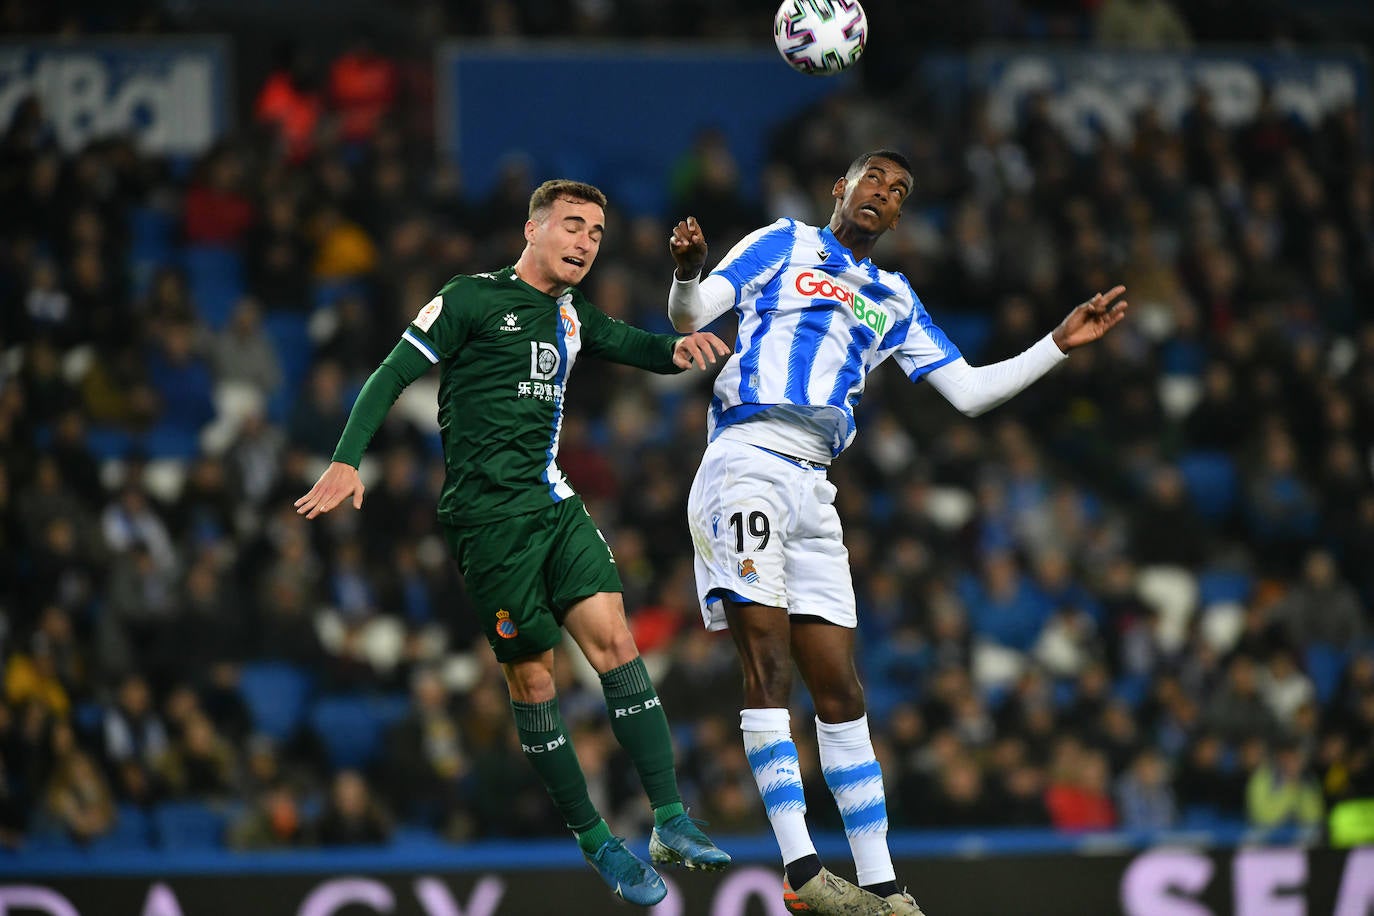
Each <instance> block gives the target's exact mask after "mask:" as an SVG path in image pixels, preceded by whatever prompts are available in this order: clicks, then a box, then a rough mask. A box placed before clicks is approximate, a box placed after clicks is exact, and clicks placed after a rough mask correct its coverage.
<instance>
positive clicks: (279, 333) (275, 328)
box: [262, 311, 313, 422]
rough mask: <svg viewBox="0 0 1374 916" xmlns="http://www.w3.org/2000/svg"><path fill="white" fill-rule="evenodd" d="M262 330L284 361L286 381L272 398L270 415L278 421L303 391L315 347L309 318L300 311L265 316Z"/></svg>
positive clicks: (289, 410) (272, 312)
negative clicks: (311, 338) (270, 339)
mask: <svg viewBox="0 0 1374 916" xmlns="http://www.w3.org/2000/svg"><path fill="white" fill-rule="evenodd" d="M262 329H263V331H264V332H265V333H266V334H267V336H268V337H270V338H272V343H273V344H275V345H276V348H277V359H279V360H280V361H281V370H282V383H281V385H280V386H279V387H278V388H277V390H276V391H274V392H272V394H271V396H270V397H269V398H268V404H267V414H268V416H269V417H270V418H271V419H272V420H274V421H277V422H280V421H282V420H285V419H286V417H287V415H288V414H289V413H290V412H291V405H292V404H293V403H295V399H296V396H297V395H298V394H299V393H300V388H301V384H302V383H303V382H304V381H305V376H306V373H307V372H308V371H309V370H310V359H311V355H312V353H313V347H312V344H311V343H310V331H309V319H307V318H306V316H304V315H302V314H300V313H298V312H282V311H271V312H268V313H267V314H265V315H264V316H263V319H262Z"/></svg>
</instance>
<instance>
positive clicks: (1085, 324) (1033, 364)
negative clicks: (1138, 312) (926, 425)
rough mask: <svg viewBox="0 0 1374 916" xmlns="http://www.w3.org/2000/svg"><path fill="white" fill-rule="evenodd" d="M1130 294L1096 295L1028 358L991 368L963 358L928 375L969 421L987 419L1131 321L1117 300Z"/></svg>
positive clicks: (1027, 352) (1027, 353)
mask: <svg viewBox="0 0 1374 916" xmlns="http://www.w3.org/2000/svg"><path fill="white" fill-rule="evenodd" d="M1125 291H1126V288H1125V287H1124V286H1116V287H1113V288H1112V289H1110V290H1108V291H1107V292H1105V293H1097V294H1096V295H1094V296H1093V297H1092V298H1091V299H1089V300H1088V301H1087V302H1084V303H1083V304H1082V305H1080V306H1078V307H1077V308H1075V309H1074V310H1073V311H1071V312H1069V314H1068V315H1067V316H1065V318H1064V320H1063V321H1061V322H1060V323H1059V326H1058V327H1056V328H1055V329H1054V330H1053V331H1052V332H1050V333H1049V334H1046V335H1045V336H1044V337H1042V338H1040V340H1039V341H1037V342H1036V343H1035V345H1034V346H1032V347H1030V348H1029V349H1027V350H1025V351H1024V352H1022V353H1020V354H1018V355H1016V356H1013V357H1012V358H1011V359H1004V360H1002V361H1001V362H997V363H991V364H990V365H987V366H970V365H969V364H968V362H967V361H966V360H965V359H963V357H960V358H958V359H955V360H953V361H951V362H949V363H946V364H945V365H943V366H940V367H939V368H938V369H935V370H933V371H931V372H930V373H929V374H928V375H926V379H927V380H928V381H929V382H930V384H931V385H932V386H934V388H935V390H936V391H938V392H940V394H941V395H943V396H944V398H945V400H947V401H949V402H950V403H951V404H953V405H954V407H955V409H956V410H958V411H959V412H961V413H963V414H966V415H967V416H970V417H976V416H978V415H979V414H981V413H986V412H987V411H989V410H991V409H992V408H994V407H997V406H998V405H1000V404H1004V403H1006V402H1007V401H1008V400H1010V399H1011V398H1013V397H1015V396H1016V395H1018V394H1020V393H1021V392H1022V391H1024V390H1025V389H1026V388H1028V387H1030V385H1031V384H1033V383H1034V382H1036V381H1037V380H1038V379H1039V378H1040V377H1041V376H1043V375H1044V374H1045V373H1047V372H1049V371H1050V370H1051V369H1053V368H1054V367H1055V366H1057V365H1059V364H1060V363H1061V362H1063V361H1064V360H1065V359H1066V358H1067V357H1068V353H1069V351H1070V350H1073V349H1075V348H1077V347H1082V346H1086V345H1087V344H1090V343H1092V342H1093V341H1096V340H1101V339H1102V336H1103V335H1104V334H1106V333H1107V332H1108V331H1110V330H1111V329H1112V328H1114V327H1116V325H1117V324H1118V323H1119V322H1120V321H1121V320H1122V319H1123V318H1125V317H1126V311H1127V308H1128V304H1127V302H1126V300H1124V299H1122V300H1121V301H1120V302H1117V301H1116V300H1117V298H1118V297H1119V296H1121V294H1122V293H1124V292H1125Z"/></svg>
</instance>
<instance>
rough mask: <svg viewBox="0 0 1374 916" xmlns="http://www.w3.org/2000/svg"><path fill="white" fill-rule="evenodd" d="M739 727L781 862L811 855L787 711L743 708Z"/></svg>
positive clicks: (809, 837)
mask: <svg viewBox="0 0 1374 916" xmlns="http://www.w3.org/2000/svg"><path fill="white" fill-rule="evenodd" d="M739 727H740V731H741V732H743V733H744V752H745V754H747V755H748V756H749V766H750V767H751V768H752V769H753V771H754V781H755V782H757V783H758V786H759V795H761V796H762V797H763V808H764V810H765V811H767V812H768V822H769V823H770V824H772V825H773V835H774V836H776V837H777V838H778V849H779V850H781V852H782V862H783V864H784V865H786V864H787V863H788V862H795V861H797V860H798V859H800V858H801V857H802V856H813V855H815V854H816V847H815V846H814V845H813V844H812V842H811V834H810V832H808V831H807V829H806V793H805V791H804V790H803V789H802V779H801V765H800V764H799V763H798V762H797V745H796V744H795V743H793V741H792V723H791V719H790V717H789V713H788V711H787V710H786V709H745V710H742V711H741V712H740V714H739Z"/></svg>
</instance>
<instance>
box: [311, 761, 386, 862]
mask: <svg viewBox="0 0 1374 916" xmlns="http://www.w3.org/2000/svg"><path fill="white" fill-rule="evenodd" d="M315 835H316V838H317V839H318V840H319V843H320V845H321V846H357V845H370V844H376V843H385V842H386V841H387V840H388V839H389V838H390V836H391V825H390V823H389V822H388V820H387V817H386V815H385V814H383V813H382V809H381V807H380V806H378V804H377V803H376V802H375V801H373V799H372V795H371V791H370V790H369V789H368V787H367V783H366V782H365V781H364V780H363V777H362V775H361V774H359V773H358V772H357V771H356V770H344V771H342V772H340V773H339V774H338V775H337V776H335V777H334V782H333V784H332V785H331V787H330V790H329V800H328V801H327V802H326V803H325V806H324V811H322V812H321V813H320V817H319V820H318V821H316V823H315Z"/></svg>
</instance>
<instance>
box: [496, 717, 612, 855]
mask: <svg viewBox="0 0 1374 916" xmlns="http://www.w3.org/2000/svg"><path fill="white" fill-rule="evenodd" d="M510 706H511V710H512V712H514V714H515V730H516V732H518V733H519V735H520V749H521V750H523V751H524V752H525V757H526V759H528V760H529V762H530V765H531V766H533V767H534V771H535V772H536V773H538V774H539V779H540V781H541V782H543V783H544V789H545V790H546V791H547V792H548V793H549V798H551V799H553V803H554V805H555V806H557V808H558V812H559V813H560V814H562V815H563V823H565V824H567V825H568V829H570V830H572V831H573V833H575V834H577V843H578V845H579V846H581V847H582V848H583V849H584V850H586V851H588V852H596V850H597V849H598V848H599V847H600V846H601V844H602V843H604V842H605V841H606V840H608V839H610V838H611V831H610V829H609V828H608V827H607V826H606V822H605V821H604V820H602V819H601V815H600V814H599V813H598V812H597V810H596V806H595V805H593V804H592V800H591V798H590V797H589V796H588V795H587V778H586V777H585V776H583V775H582V766H581V765H580V764H579V763H578V762H577V753H576V752H575V751H574V750H573V745H572V739H571V738H569V737H568V734H567V730H566V729H564V727H563V717H562V716H561V715H559V713H558V701H557V700H556V699H555V700H546V701H544V702H543V703H521V702H519V701H518V700H511V704H510ZM601 833H604V834H605V836H601ZM584 836H585V837H587V840H586V841H585V842H584V841H583V837H584ZM597 837H600V839H599V841H596V842H595V845H593V846H592V847H591V848H590V849H588V848H587V844H588V843H592V842H593V840H595V839H596V838H597Z"/></svg>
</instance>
